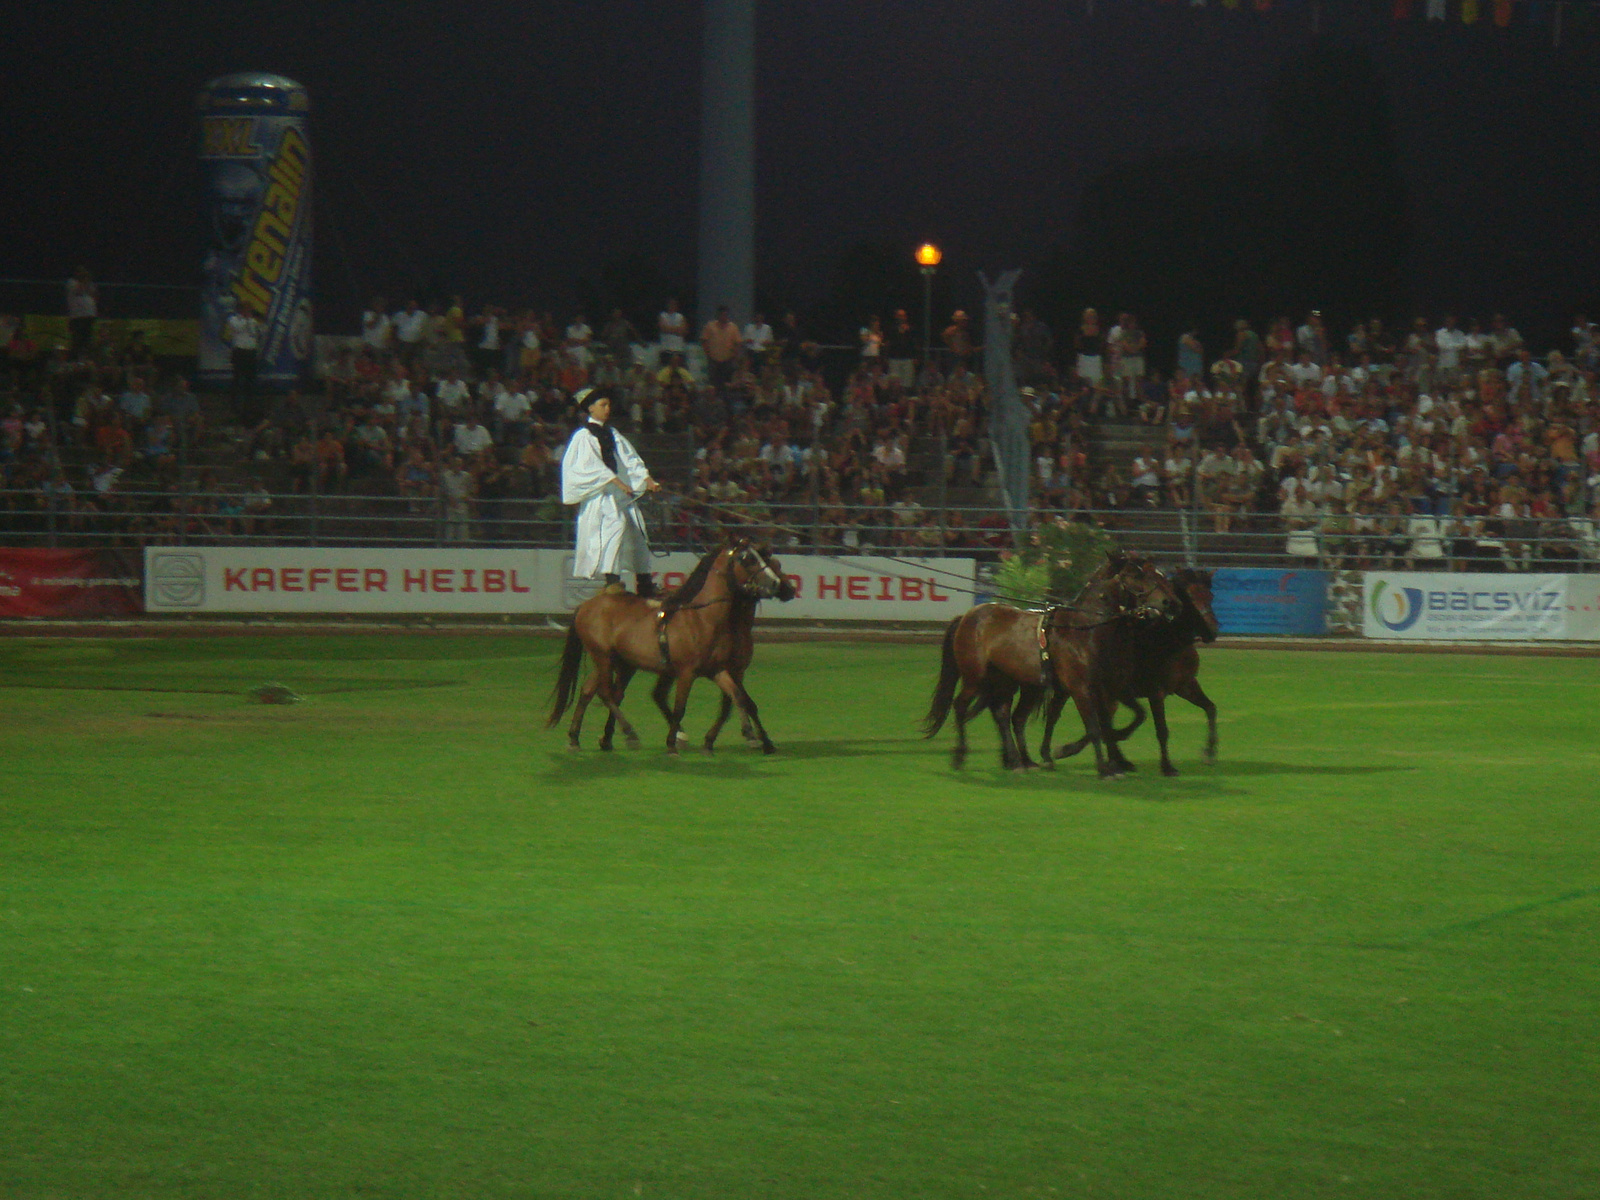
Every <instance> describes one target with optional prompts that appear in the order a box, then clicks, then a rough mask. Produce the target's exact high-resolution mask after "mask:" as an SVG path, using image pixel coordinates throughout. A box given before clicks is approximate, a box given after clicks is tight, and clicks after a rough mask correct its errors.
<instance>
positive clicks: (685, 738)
mask: <svg viewBox="0 0 1600 1200" xmlns="http://www.w3.org/2000/svg"><path fill="white" fill-rule="evenodd" d="M688 744H689V735H688V734H687V733H684V732H683V730H681V729H680V730H679V731H678V745H680V746H687V745H688Z"/></svg>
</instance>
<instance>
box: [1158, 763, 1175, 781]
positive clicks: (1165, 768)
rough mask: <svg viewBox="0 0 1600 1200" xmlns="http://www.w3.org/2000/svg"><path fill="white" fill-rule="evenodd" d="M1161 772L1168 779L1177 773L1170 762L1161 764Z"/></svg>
mask: <svg viewBox="0 0 1600 1200" xmlns="http://www.w3.org/2000/svg"><path fill="white" fill-rule="evenodd" d="M1161 773H1162V774H1163V775H1165V776H1166V777H1167V778H1168V779H1171V778H1172V777H1173V776H1174V775H1176V774H1177V773H1178V768H1177V767H1175V766H1173V765H1172V764H1171V763H1165V764H1163V765H1162V768H1161Z"/></svg>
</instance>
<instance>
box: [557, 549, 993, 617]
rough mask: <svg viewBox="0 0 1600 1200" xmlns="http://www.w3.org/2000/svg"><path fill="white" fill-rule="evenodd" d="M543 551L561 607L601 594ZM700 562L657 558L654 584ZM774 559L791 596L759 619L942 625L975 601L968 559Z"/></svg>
mask: <svg viewBox="0 0 1600 1200" xmlns="http://www.w3.org/2000/svg"><path fill="white" fill-rule="evenodd" d="M545 553H548V554H553V555H558V556H559V558H560V578H561V579H562V581H563V587H562V596H561V607H562V608H564V609H573V608H576V607H577V606H578V604H579V603H580V602H582V601H583V600H585V599H587V598H588V597H589V596H592V595H593V594H594V593H595V591H596V590H598V588H599V586H600V585H599V584H598V583H596V582H595V581H594V580H590V579H573V578H572V577H571V570H572V555H571V554H570V553H564V552H561V551H546V552H545ZM699 561H700V560H699V558H698V557H697V556H696V555H693V554H668V555H666V556H664V557H662V558H658V559H656V560H655V567H656V572H655V573H656V582H657V583H658V584H660V586H661V587H662V589H663V590H670V589H672V588H675V587H677V586H678V585H679V584H680V583H682V582H683V581H684V578H685V577H686V576H687V575H688V574H689V572H690V571H692V570H694V568H695V564H696V563H697V562H699ZM778 562H779V565H780V566H782V568H783V574H784V576H785V578H787V579H788V580H789V582H790V583H792V584H794V587H795V598H794V599H793V600H790V601H787V602H779V601H777V600H770V601H768V602H766V603H764V604H763V605H762V606H761V617H762V619H763V620H771V621H947V620H949V619H950V618H951V617H958V616H960V615H961V614H962V613H964V612H966V611H967V609H969V608H971V607H972V606H973V604H974V603H975V601H974V599H973V591H974V584H975V581H976V579H977V563H976V561H975V560H973V559H970V558H884V557H879V556H877V555H841V556H838V557H833V556H826V557H825V556H821V555H787V554H780V555H779V556H778Z"/></svg>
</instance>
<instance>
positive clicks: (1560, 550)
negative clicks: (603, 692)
mask: <svg viewBox="0 0 1600 1200" xmlns="http://www.w3.org/2000/svg"><path fill="white" fill-rule="evenodd" d="M1035 515H1036V519H1037V520H1039V521H1049V520H1058V519H1066V517H1067V514H1065V513H1061V512H1057V511H1051V510H1044V511H1039V512H1037V513H1036V514H1035ZM1071 516H1072V519H1075V520H1081V521H1087V522H1091V523H1093V524H1096V525H1099V526H1101V527H1103V528H1104V529H1105V530H1106V531H1107V532H1108V533H1110V534H1111V535H1112V536H1113V537H1114V538H1115V539H1116V541H1117V543H1118V544H1119V545H1121V546H1122V547H1123V548H1124V549H1127V550H1131V551H1137V552H1140V553H1143V554H1146V555H1148V556H1150V557H1152V558H1155V559H1157V560H1158V561H1161V562H1166V563H1182V564H1184V565H1189V566H1199V567H1219V566H1265V567H1275V568H1292V567H1305V568H1323V569H1328V570H1335V571H1340V570H1360V569H1417V570H1488V571H1535V570H1547V571H1596V570H1600V524H1597V523H1596V522H1594V521H1591V520H1588V519H1586V518H1547V519H1523V520H1503V521H1502V520H1492V519H1482V518H1472V519H1455V518H1448V517H1445V518H1432V517H1421V518H1419V517H1414V516H1406V515H1400V514H1394V515H1384V516H1325V517H1310V518H1305V517H1301V518H1284V517H1282V516H1279V515H1277V514H1262V513H1253V514H1230V515H1229V516H1228V518H1227V519H1226V520H1225V521H1218V520H1217V519H1216V518H1215V517H1213V516H1211V515H1206V514H1196V513H1194V512H1192V511H1189V510H1180V509H1150V508H1133V509H1107V510H1096V511H1089V512H1079V513H1075V514H1071ZM646 519H647V522H648V524H649V526H650V531H651V542H652V545H653V546H654V548H655V549H656V550H658V551H671V550H684V551H699V550H703V549H704V548H705V547H706V546H707V545H710V544H712V543H714V542H716V541H718V540H720V539H721V538H722V537H724V536H725V535H726V534H728V533H730V532H736V533H741V534H748V535H750V536H753V537H756V538H759V539H761V540H765V541H768V542H770V543H772V544H773V545H774V546H775V547H777V548H778V549H780V550H781V551H783V552H788V553H801V554H839V555H856V554H874V555H890V556H901V557H923V558H925V557H945V556H961V557H973V558H977V559H979V560H980V561H982V562H988V563H993V562H998V561H999V560H1000V558H1001V557H1002V555H1003V554H1005V553H1006V552H1007V551H1009V550H1011V549H1012V548H1013V545H1014V542H1013V539H1012V535H1011V532H1010V523H1009V520H1008V518H1007V514H1006V512H1005V510H1003V509H999V508H993V507H946V508H924V507H922V506H920V505H918V504H915V503H909V502H908V503H901V504H899V505H890V506H886V507H862V506H859V505H857V506H842V505H831V504H829V503H827V502H826V501H825V500H824V501H819V502H813V501H809V500H806V501H799V502H789V503H767V502H750V501H744V500H738V499H731V500H726V501H696V500H689V499H681V498H676V497H664V498H661V499H654V498H653V499H652V500H651V502H650V503H649V504H648V505H647V508H646ZM572 537H573V532H572V513H571V510H570V509H566V508H564V507H563V506H562V505H561V504H560V503H559V501H558V500H557V499H555V498H554V497H549V496H545V497H528V496H521V497H509V498H493V497H469V498H465V499H456V500H452V499H450V498H448V497H446V496H443V495H441V494H439V493H437V492H435V493H434V494H432V495H416V496H394V495H387V496H382V495H347V494H343V493H334V494H328V493H322V494H317V493H306V492H287V493H285V492H266V491H237V490H233V491H218V492H200V491H194V490H172V491H154V490H152V491H136V490H129V491H111V492H108V493H105V494H97V493H93V492H88V493H83V492H72V491H66V490H49V489H47V488H34V489H30V490H9V491H0V544H5V545H10V546H27V545H33V546H86V545H94V546H121V547H141V546H145V545H207V544H210V545H224V544H226V545H249V544H256V545H264V546H295V545H300V546H392V547H425V546H476V547H486V546H501V547H526V548H534V547H566V546H570V545H571V543H572Z"/></svg>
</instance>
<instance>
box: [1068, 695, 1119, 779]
mask: <svg viewBox="0 0 1600 1200" xmlns="http://www.w3.org/2000/svg"><path fill="white" fill-rule="evenodd" d="M1072 701H1073V703H1074V704H1076V705H1077V706H1078V716H1079V717H1080V718H1081V719H1082V720H1083V729H1084V736H1085V737H1087V738H1088V740H1089V742H1090V743H1091V744H1092V745H1093V746H1094V768H1095V770H1096V771H1097V772H1098V773H1099V774H1100V777H1101V778H1102V779H1107V778H1109V779H1115V778H1116V777H1118V776H1119V775H1121V774H1122V769H1121V768H1120V767H1118V766H1117V764H1116V763H1114V762H1112V761H1110V760H1109V759H1107V758H1106V756H1105V754H1104V753H1103V752H1102V749H1101V745H1100V728H1101V725H1100V709H1099V703H1098V701H1099V697H1097V696H1094V695H1092V694H1090V693H1088V692H1085V693H1084V694H1082V695H1077V694H1074V696H1073V697H1072Z"/></svg>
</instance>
